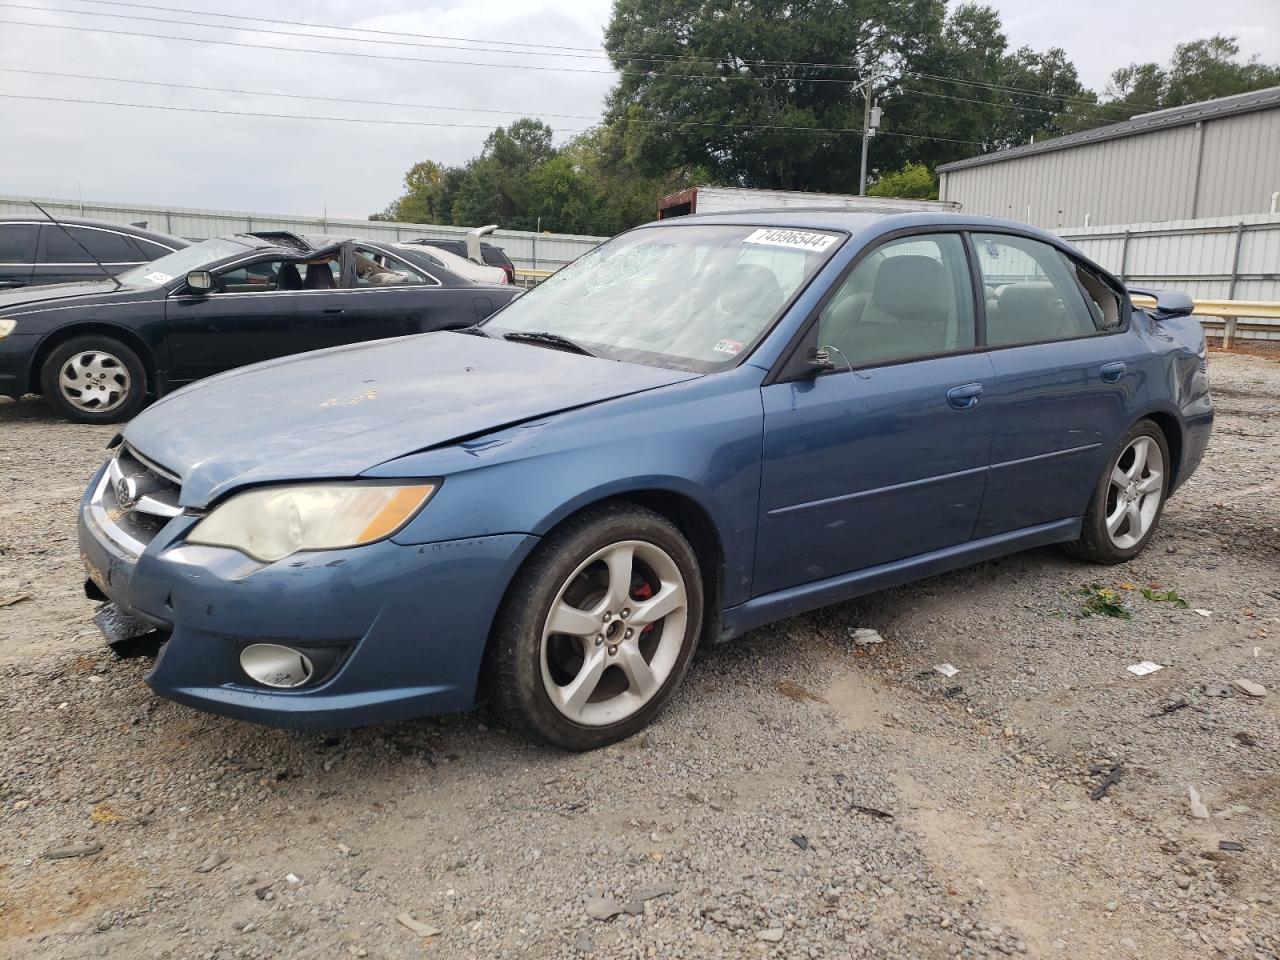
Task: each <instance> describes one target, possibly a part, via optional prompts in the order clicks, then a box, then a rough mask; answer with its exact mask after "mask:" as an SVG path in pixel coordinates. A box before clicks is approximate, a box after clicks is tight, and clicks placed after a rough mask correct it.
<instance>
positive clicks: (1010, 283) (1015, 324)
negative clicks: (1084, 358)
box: [973, 233, 1105, 347]
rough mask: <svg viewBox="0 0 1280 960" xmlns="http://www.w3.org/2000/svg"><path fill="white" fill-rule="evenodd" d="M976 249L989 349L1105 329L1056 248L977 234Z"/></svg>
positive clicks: (1009, 236)
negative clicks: (984, 303)
mask: <svg viewBox="0 0 1280 960" xmlns="http://www.w3.org/2000/svg"><path fill="white" fill-rule="evenodd" d="M973 246H974V252H975V254H976V257H977V261H978V269H979V270H980V271H981V273H982V285H983V288H984V290H985V293H986V301H987V303H986V306H987V343H988V345H990V346H993V347H1009V346H1015V345H1017V344H1024V343H1045V342H1050V341H1054V340H1071V339H1074V338H1076V337H1085V336H1089V335H1090V334H1094V333H1097V332H1099V331H1100V330H1103V329H1105V327H1104V326H1103V321H1102V319H1100V318H1098V317H1095V315H1094V314H1093V313H1091V312H1090V310H1089V308H1088V307H1087V306H1086V305H1085V300H1084V296H1083V295H1082V294H1081V292H1080V287H1079V286H1078V285H1077V282H1076V278H1075V277H1074V276H1073V272H1074V271H1073V269H1072V266H1071V264H1070V263H1069V261H1067V259H1066V258H1065V257H1063V255H1062V254H1061V253H1060V252H1059V250H1058V249H1057V248H1056V247H1054V246H1051V245H1050V244H1047V243H1042V242H1040V241H1039V240H1032V239H1030V238H1028V237H1019V236H1015V235H1012V234H999V233H975V234H973Z"/></svg>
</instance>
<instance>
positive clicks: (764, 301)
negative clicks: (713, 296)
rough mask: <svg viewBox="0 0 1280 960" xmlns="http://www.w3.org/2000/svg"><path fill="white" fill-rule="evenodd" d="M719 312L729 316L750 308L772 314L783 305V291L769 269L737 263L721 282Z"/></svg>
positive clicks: (756, 264)
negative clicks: (758, 307)
mask: <svg viewBox="0 0 1280 960" xmlns="http://www.w3.org/2000/svg"><path fill="white" fill-rule="evenodd" d="M718 299H719V302H720V308H721V309H722V310H726V311H728V312H730V313H735V312H737V311H739V310H745V309H747V308H748V307H750V306H751V305H752V304H759V305H760V309H761V310H762V311H763V310H768V311H769V312H770V313H772V312H773V311H774V310H777V309H778V307H780V306H781V305H782V287H780V286H779V285H778V278H777V277H775V276H774V275H773V271H772V270H770V269H769V268H768V267H765V266H761V265H760V264H758V263H736V264H734V265H733V266H732V267H731V268H730V269H729V270H728V272H727V273H726V275H725V277H724V279H723V280H722V281H721V282H720V294H719V297H718Z"/></svg>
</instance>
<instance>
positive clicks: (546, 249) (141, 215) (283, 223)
mask: <svg viewBox="0 0 1280 960" xmlns="http://www.w3.org/2000/svg"><path fill="white" fill-rule="evenodd" d="M33 199H34V200H35V201H36V202H37V203H39V204H40V205H41V206H43V207H45V209H47V210H48V211H49V212H50V213H52V214H53V215H54V216H55V217H56V216H66V217H92V218H94V219H97V220H110V221H113V222H115V223H141V222H144V221H145V222H146V224H147V226H148V227H149V228H150V229H152V230H159V231H160V232H161V233H170V234H173V235H174V236H178V237H183V238H185V239H187V240H207V239H208V238H209V237H217V236H222V235H223V234H228V233H250V232H252V231H255V230H290V231H292V232H294V233H311V234H338V235H350V236H353V237H362V238H365V239H368V240H382V241H384V242H390V243H396V242H399V241H402V240H412V239H415V238H416V237H429V238H431V239H433V240H456V239H461V238H462V237H464V236H466V234H467V228H466V227H453V226H444V225H441V224H431V223H386V222H382V221H376V220H344V219H338V218H334V217H298V216H292V215H288V214H276V213H239V212H234V211H228V210H195V209H187V208H182V207H157V206H145V205H142V204H126V203H98V202H90V201H83V202H82V201H79V200H58V199H53V198H49V199H46V198H43V197H18V196H8V195H0V216H4V217H11V216H24V217H25V216H31V215H33V214H34V215H36V216H39V215H40V212H39V211H38V210H36V208H35V207H34V206H32V205H31V201H32V200H33ZM489 239H490V240H491V241H492V242H493V243H496V244H497V245H498V246H500V247H502V248H503V249H504V250H505V251H506V252H507V256H509V257H510V258H511V262H512V263H514V264H515V265H516V267H517V268H525V269H530V270H557V269H559V268H560V267H562V266H564V265H565V264H566V263H571V262H572V261H574V260H576V259H577V258H578V257H580V256H582V255H583V254H584V253H586V252H587V251H588V250H590V249H591V248H592V247H594V246H596V245H598V244H600V243H603V242H604V241H605V240H607V239H608V238H607V237H590V236H580V235H578V234H569V233H533V232H530V231H526V230H498V231H496V232H495V233H494V234H493V236H492V237H490V238H489Z"/></svg>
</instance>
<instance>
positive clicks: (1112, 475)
mask: <svg viewBox="0 0 1280 960" xmlns="http://www.w3.org/2000/svg"><path fill="white" fill-rule="evenodd" d="M1168 491H1169V444H1168V441H1167V440H1165V436H1164V431H1162V430H1161V429H1160V428H1159V427H1158V426H1156V425H1155V424H1154V423H1152V422H1151V421H1150V420H1140V421H1139V422H1138V423H1136V424H1134V426H1133V427H1132V428H1131V429H1130V430H1129V432H1128V433H1127V434H1125V436H1124V439H1123V440H1121V441H1120V445H1119V447H1118V450H1117V452H1116V453H1115V454H1114V455H1113V456H1112V458H1111V459H1110V460H1109V461H1108V462H1107V469H1106V470H1105V471H1103V474H1102V477H1101V478H1100V479H1099V480H1098V484H1097V486H1096V487H1095V488H1094V491H1093V498H1092V499H1091V500H1090V501H1089V509H1088V510H1087V511H1085V515H1084V523H1083V525H1082V526H1081V529H1080V539H1079V540H1075V541H1073V542H1071V543H1068V544H1064V546H1065V548H1066V550H1067V552H1068V553H1070V554H1071V555H1072V556H1076V557H1079V558H1080V559H1082V560H1090V561H1092V562H1094V563H1103V564H1116V563H1124V562H1125V561H1126V560H1132V559H1133V558H1134V557H1136V556H1137V555H1138V554H1140V553H1141V552H1142V551H1143V550H1145V549H1146V546H1147V544H1148V543H1149V542H1150V541H1151V537H1152V535H1153V534H1154V533H1155V530H1156V526H1157V525H1158V524H1159V522H1160V517H1161V515H1162V514H1163V513H1164V502H1165V497H1166V495H1167V494H1168Z"/></svg>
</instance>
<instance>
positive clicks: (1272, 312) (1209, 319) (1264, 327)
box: [1133, 296, 1280, 349]
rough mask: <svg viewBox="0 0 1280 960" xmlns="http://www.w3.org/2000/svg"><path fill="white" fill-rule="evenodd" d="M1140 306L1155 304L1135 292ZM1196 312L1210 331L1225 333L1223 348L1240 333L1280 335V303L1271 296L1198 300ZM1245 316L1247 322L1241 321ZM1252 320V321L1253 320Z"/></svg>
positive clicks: (1268, 335)
mask: <svg viewBox="0 0 1280 960" xmlns="http://www.w3.org/2000/svg"><path fill="white" fill-rule="evenodd" d="M1133 302H1134V303H1135V304H1137V305H1138V306H1140V307H1154V306H1155V303H1156V302H1155V300H1153V299H1152V298H1151V297H1141V296H1135V297H1134V298H1133ZM1195 305H1196V308H1195V313H1194V316H1196V317H1199V318H1200V324H1201V326H1203V327H1204V328H1205V332H1206V333H1217V334H1218V335H1219V336H1221V337H1222V346H1223V349H1229V348H1230V347H1231V344H1232V343H1233V342H1234V341H1235V338H1236V334H1238V333H1253V334H1263V335H1264V336H1263V337H1261V338H1260V339H1267V340H1271V339H1280V303H1277V302H1274V301H1270V300H1196V301H1195ZM1241 318H1245V320H1246V322H1244V323H1241V322H1240V321H1241ZM1250 321H1252V322H1250Z"/></svg>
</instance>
